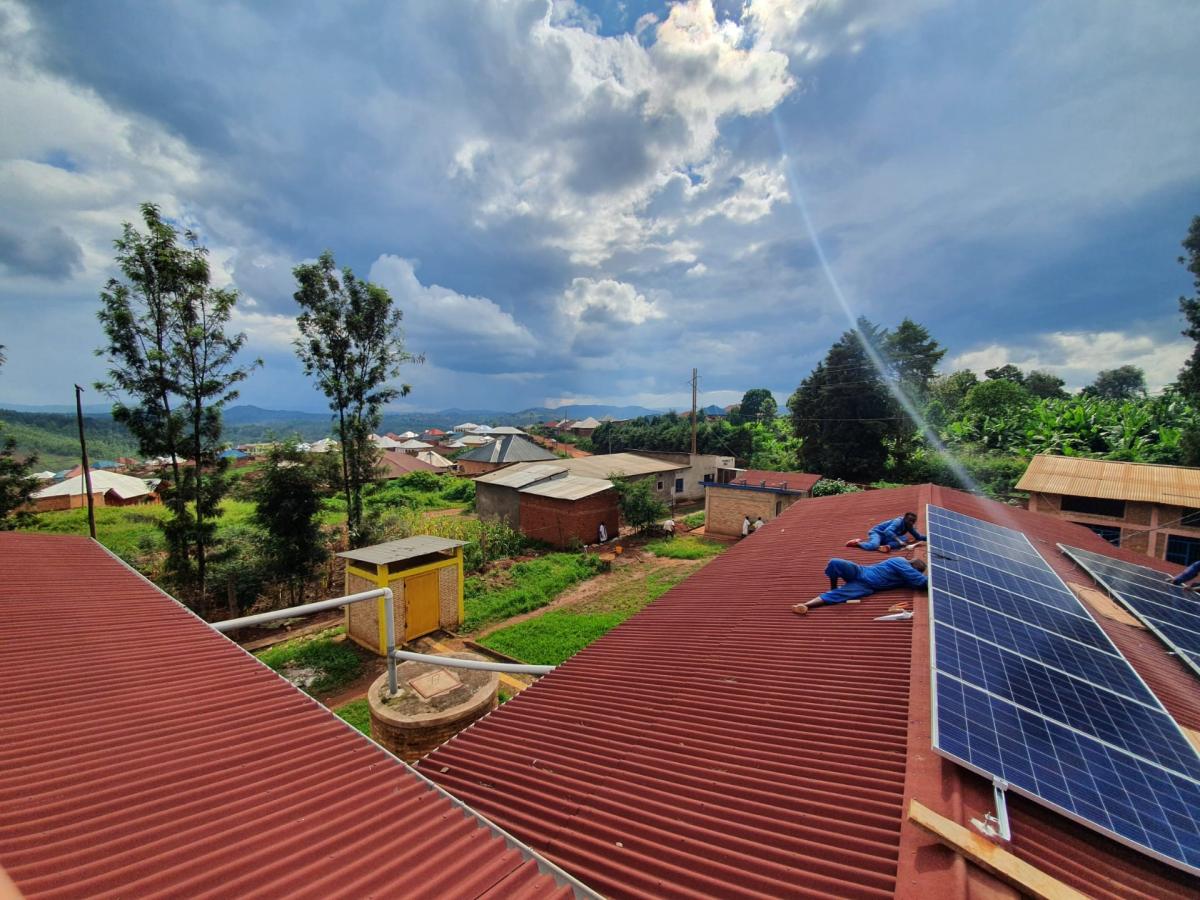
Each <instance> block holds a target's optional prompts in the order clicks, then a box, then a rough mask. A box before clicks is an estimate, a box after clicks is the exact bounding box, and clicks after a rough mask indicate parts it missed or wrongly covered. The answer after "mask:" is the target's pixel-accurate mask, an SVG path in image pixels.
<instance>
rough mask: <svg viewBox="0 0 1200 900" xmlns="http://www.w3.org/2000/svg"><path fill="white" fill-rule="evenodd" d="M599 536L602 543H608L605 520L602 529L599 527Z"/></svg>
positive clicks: (601, 525) (601, 524)
mask: <svg viewBox="0 0 1200 900" xmlns="http://www.w3.org/2000/svg"><path fill="white" fill-rule="evenodd" d="M598 537H599V538H600V543H601V544H603V543H606V542H607V541H608V529H607V528H605V527H604V523H603V522H601V523H600V529H599V535H598Z"/></svg>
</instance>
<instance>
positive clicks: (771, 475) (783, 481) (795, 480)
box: [730, 469, 821, 491]
mask: <svg viewBox="0 0 1200 900" xmlns="http://www.w3.org/2000/svg"><path fill="white" fill-rule="evenodd" d="M820 480H821V476H820V475H812V474H810V473H808V472H767V471H764V470H762V469H744V470H742V471H740V472H738V474H737V477H736V478H735V479H733V481H732V482H730V483H731V484H744V485H747V486H748V487H768V488H772V489H773V490H789V491H811V490H812V489H813V485H815V484H816V483H817V482H818V481H820Z"/></svg>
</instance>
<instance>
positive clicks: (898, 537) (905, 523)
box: [846, 512, 925, 553]
mask: <svg viewBox="0 0 1200 900" xmlns="http://www.w3.org/2000/svg"><path fill="white" fill-rule="evenodd" d="M906 534H907V535H911V536H912V543H913V544H917V543H920V542H921V541H923V540H925V535H923V534H921V532H919V531H917V514H916V513H915V512H906V513H905V514H904V515H902V516H897V517H896V518H894V519H887V520H886V521H883V522H880V523H879V524H878V525H876V526H875V527H874V528H872V529H871V532H870V534H868V535H867V537H866V538H865V539H863V538H851V539H850V540H848V541H846V546H847V547H857V548H858V549H859V550H878V551H879V552H880V553H890V552H891V551H892V550H899V549H900V548H901V547H906V546H909V545H908V544H907V543H906V542H905V538H904V536H905V535H906Z"/></svg>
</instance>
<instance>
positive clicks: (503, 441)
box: [459, 434, 557, 462]
mask: <svg viewBox="0 0 1200 900" xmlns="http://www.w3.org/2000/svg"><path fill="white" fill-rule="evenodd" d="M464 441H465V438H464ZM459 459H460V460H463V459H465V460H470V461H471V462H541V461H542V460H547V459H557V457H556V456H555V455H554V454H553V453H551V452H550V451H549V450H545V449H543V448H541V447H539V446H538V445H537V444H535V443H533V441H531V440H529V439H528V438H526V437H522V436H521V435H519V434H506V435H504V436H503V437H501V438H497V439H496V440H495V441H493V442H492V443H490V444H484V445H483V446H481V447H476V448H475V449H474V450H468V451H467V452H466V453H464V454H463V455H462V456H460V457H459Z"/></svg>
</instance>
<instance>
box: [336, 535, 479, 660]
mask: <svg viewBox="0 0 1200 900" xmlns="http://www.w3.org/2000/svg"><path fill="white" fill-rule="evenodd" d="M465 543H466V541H452V540H449V539H447V538H440V537H433V536H432V535H428V534H420V535H414V536H413V537H410V538H405V539H404V540H401V541H388V542H387V543H386V544H376V545H374V546H372V547H361V548H359V549H358V550H347V551H346V552H345V553H339V554H338V556H340V557H342V558H343V559H345V560H346V593H347V594H356V593H358V592H360V591H369V590H371V589H372V588H380V587H387V588H391V589H392V594H393V597H394V600H395V604H394V612H395V615H394V621H395V628H396V643H397V644H403V643H404V642H406V641H411V640H414V639H416V638H419V637H421V636H422V635H425V634H429V633H430V632H431V631H437V630H438V629H439V628H441V629H445V630H447V631H454V630H455V629H457V628H458V627H459V625H461V624H462V620H463V551H462V548H463V545H464V544H465ZM384 608H385V605H384V600H383V598H382V597H381V598H380V599H379V600H377V601H376V602H374V603H370V602H367V603H352V604H350V605H349V606H347V607H346V633H347V634H348V635H350V639H351V640H352V641H354V642H355V643H356V644H358V645H359V646H362V647H365V648H367V649H368V650H371V651H373V652H375V653H378V654H380V655H381V656H382V655H383V654H384V652H385V646H386V640H385V630H384V629H385V625H386V617H385V615H384Z"/></svg>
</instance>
